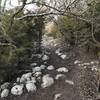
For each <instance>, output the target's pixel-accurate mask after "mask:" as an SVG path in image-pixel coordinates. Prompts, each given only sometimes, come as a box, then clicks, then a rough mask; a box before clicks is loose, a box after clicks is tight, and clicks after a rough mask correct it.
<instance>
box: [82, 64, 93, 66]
mask: <svg viewBox="0 0 100 100" xmlns="http://www.w3.org/2000/svg"><path fill="white" fill-rule="evenodd" d="M89 65H91V63H83V66H89Z"/></svg>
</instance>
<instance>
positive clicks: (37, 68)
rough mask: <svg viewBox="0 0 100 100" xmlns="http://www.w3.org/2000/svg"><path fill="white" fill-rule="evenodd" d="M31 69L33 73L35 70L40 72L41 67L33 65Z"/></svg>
mask: <svg viewBox="0 0 100 100" xmlns="http://www.w3.org/2000/svg"><path fill="white" fill-rule="evenodd" d="M32 70H33V73H35V72H41V67H35V68H33V69H32Z"/></svg>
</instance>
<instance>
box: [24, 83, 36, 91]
mask: <svg viewBox="0 0 100 100" xmlns="http://www.w3.org/2000/svg"><path fill="white" fill-rule="evenodd" d="M26 89H27V91H28V92H34V91H36V90H37V88H36V85H35V84H34V83H32V82H29V83H27V84H26Z"/></svg>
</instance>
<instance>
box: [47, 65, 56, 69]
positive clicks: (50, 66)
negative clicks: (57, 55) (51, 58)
mask: <svg viewBox="0 0 100 100" xmlns="http://www.w3.org/2000/svg"><path fill="white" fill-rule="evenodd" d="M54 69H55V68H54V66H53V65H49V66H48V67H47V70H54Z"/></svg>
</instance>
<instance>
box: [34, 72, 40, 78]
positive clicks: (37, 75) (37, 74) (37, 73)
mask: <svg viewBox="0 0 100 100" xmlns="http://www.w3.org/2000/svg"><path fill="white" fill-rule="evenodd" d="M41 75H42V72H36V73H35V74H34V76H35V77H39V76H41Z"/></svg>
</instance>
